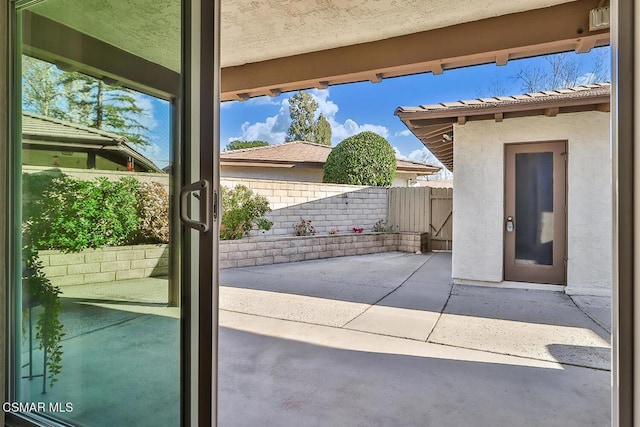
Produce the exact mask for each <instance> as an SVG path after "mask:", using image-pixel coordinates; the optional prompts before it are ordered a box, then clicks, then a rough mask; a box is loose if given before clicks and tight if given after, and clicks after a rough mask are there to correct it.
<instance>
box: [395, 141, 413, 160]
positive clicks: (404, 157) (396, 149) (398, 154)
mask: <svg viewBox="0 0 640 427" xmlns="http://www.w3.org/2000/svg"><path fill="white" fill-rule="evenodd" d="M392 148H393V151H395V153H396V159H400V160H409V159H408V158H407V156H405V155H404V154H402V153H401V152H400V149H399V148H398V147H396V146H395V145H394V146H393V147H392Z"/></svg>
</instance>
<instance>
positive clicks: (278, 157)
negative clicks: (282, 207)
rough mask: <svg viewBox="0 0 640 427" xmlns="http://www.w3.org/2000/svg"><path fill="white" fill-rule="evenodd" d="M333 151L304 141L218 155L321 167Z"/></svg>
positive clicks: (412, 166) (226, 159)
mask: <svg viewBox="0 0 640 427" xmlns="http://www.w3.org/2000/svg"><path fill="white" fill-rule="evenodd" d="M331 150H333V148H332V147H329V146H327V145H321V144H316V143H313V142H306V141H293V142H285V143H284V144H276V145H268V146H264V147H255V148H243V149H239V150H232V151H223V152H222V153H220V161H221V162H223V163H227V164H229V163H232V162H243V163H247V162H255V163H264V164H265V165H268V164H299V165H307V166H311V167H313V166H315V167H322V166H323V165H324V163H325V162H326V161H327V157H329V153H331ZM397 162H398V164H397V168H398V170H400V171H406V172H422V173H425V174H429V173H434V172H437V171H438V170H440V168H438V167H436V166H431V165H427V164H425V163H418V162H411V161H408V160H398V161H397Z"/></svg>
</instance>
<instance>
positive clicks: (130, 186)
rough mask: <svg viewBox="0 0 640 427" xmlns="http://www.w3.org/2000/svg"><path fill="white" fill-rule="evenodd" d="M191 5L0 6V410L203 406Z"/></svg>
mask: <svg viewBox="0 0 640 427" xmlns="http://www.w3.org/2000/svg"><path fill="white" fill-rule="evenodd" d="M209 3H210V2H205V1H203V2H202V4H201V1H200V0H197V1H195V0H194V1H193V2H180V1H179V0H166V1H157V0H153V1H151V0H135V1H129V0H113V1H104V0H44V1H16V2H14V3H13V24H14V25H13V31H12V33H13V49H14V54H13V81H12V83H13V89H14V90H13V94H14V105H13V109H14V111H15V113H14V115H13V116H14V117H13V122H14V126H13V128H14V132H13V135H12V144H13V148H14V154H15V155H14V156H13V159H12V165H11V167H12V178H13V180H14V185H13V188H15V192H14V197H13V198H12V204H13V212H15V215H14V224H13V225H14V227H13V228H14V230H15V233H14V236H13V239H12V251H13V254H14V259H15V262H14V263H13V267H14V271H13V275H12V276H13V281H12V284H11V287H10V298H11V308H12V311H11V322H10V325H9V327H10V337H11V340H10V342H11V345H10V353H11V354H10V359H9V363H10V377H9V381H10V387H9V392H10V394H9V396H8V397H9V401H10V403H11V404H12V405H13V406H11V407H10V411H9V413H8V421H9V422H13V423H15V422H17V421H18V420H21V422H24V423H27V422H29V423H33V424H35V425H42V424H46V425H49V424H50V423H58V422H60V423H66V424H70V425H83V426H103V425H104V426H113V425H118V426H120V425H121V426H134V425H135V426H147V425H148V426H178V425H190V424H196V423H198V422H200V423H203V422H204V423H205V424H207V423H208V424H210V423H211V420H212V417H214V416H215V415H214V414H215V410H212V408H215V404H214V402H215V393H214V392H213V390H214V388H215V387H214V385H213V384H214V383H215V381H214V380H213V378H215V370H214V369H212V368H213V367H214V366H215V352H214V351H213V349H214V343H215V336H214V331H215V330H216V328H215V327H214V322H215V316H214V313H217V307H216V304H217V303H216V300H215V298H214V295H215V294H216V293H215V291H214V290H215V286H214V285H215V284H216V283H217V279H216V277H215V275H216V273H215V272H217V261H216V259H217V253H216V248H217V225H216V222H215V215H216V212H215V207H216V206H217V204H216V203H215V201H216V198H217V196H216V194H217V191H216V188H217V181H218V180H217V177H216V169H215V167H214V164H217V162H216V161H215V159H216V158H217V157H216V156H217V149H214V147H215V146H216V145H217V137H216V134H217V122H215V121H214V120H213V117H214V116H215V115H216V114H217V110H216V108H217V101H218V96H217V95H216V94H217V91H218V86H217V79H216V75H217V71H216V67H217V59H216V58H217V54H216V52H217V51H218V49H217V46H216V42H217V39H216V31H217V29H218V25H217V24H215V22H216V17H217V14H216V10H215V9H214V7H213V6H212V5H209ZM207 8H209V9H208V10H207ZM203 21H204V24H203ZM192 182H196V184H192V185H189V184H191V183H192ZM185 224H186V225H187V226H188V227H185ZM189 227H191V228H189ZM21 425H24V424H21Z"/></svg>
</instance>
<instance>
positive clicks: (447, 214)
mask: <svg viewBox="0 0 640 427" xmlns="http://www.w3.org/2000/svg"><path fill="white" fill-rule="evenodd" d="M430 202H431V203H430V204H431V212H430V219H429V228H430V229H429V233H431V249H435V250H451V249H453V227H452V225H453V218H452V216H453V188H431V192H430Z"/></svg>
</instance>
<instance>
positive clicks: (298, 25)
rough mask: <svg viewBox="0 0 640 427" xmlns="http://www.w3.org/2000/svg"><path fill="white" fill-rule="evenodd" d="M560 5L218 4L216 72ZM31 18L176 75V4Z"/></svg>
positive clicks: (470, 0) (138, 0) (113, 0)
mask: <svg viewBox="0 0 640 427" xmlns="http://www.w3.org/2000/svg"><path fill="white" fill-rule="evenodd" d="M561 3H567V1H566V0H511V1H504V0H482V1H478V0H449V1H443V0H222V5H221V8H222V18H221V19H222V38H221V44H222V49H221V62H222V66H223V67H228V66H234V65H241V64H245V63H252V62H259V61H264V60H268V59H274V58H279V57H287V56H291V55H296V54H302V53H308V52H315V51H320V50H325V49H330V48H335V47H342V46H348V45H352V44H356V43H364V42H371V41H376V40H383V39H387V38H391V37H395V36H401V35H405V34H411V33H415V32H420V31H426V30H431V29H435V28H442V27H446V26H450V25H455V24H459V23H463V22H470V21H476V20H481V19H485V18H491V17H495V16H500V15H505V14H510V13H516V12H521V11H525V10H531V9H538V8H544V7H549V6H553V5H557V4H561ZM30 10H32V11H33V12H35V13H37V14H39V15H42V16H46V17H48V18H50V19H52V20H54V21H56V22H59V23H61V24H64V25H66V26H68V27H71V28H73V29H75V30H77V31H80V32H82V33H85V34H88V35H90V36H92V37H95V38H97V39H99V40H102V41H104V42H107V43H109V44H112V45H114V46H116V47H119V48H121V49H123V50H125V51H127V52H130V53H133V54H135V55H138V56H141V57H143V58H145V59H147V60H150V61H152V62H155V63H158V64H161V65H163V66H165V67H168V68H170V69H172V70H174V71H177V70H178V69H179V52H180V39H179V34H180V32H179V25H180V2H179V1H178V0H135V1H125V0H46V1H44V2H43V3H40V4H38V5H36V6H33V7H31V8H30Z"/></svg>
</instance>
